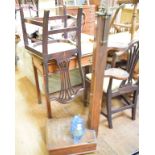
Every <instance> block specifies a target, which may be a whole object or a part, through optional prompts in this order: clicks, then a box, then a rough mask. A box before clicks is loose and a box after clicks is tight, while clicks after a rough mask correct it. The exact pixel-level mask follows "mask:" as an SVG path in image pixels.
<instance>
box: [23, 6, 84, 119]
mask: <svg viewBox="0 0 155 155" xmlns="http://www.w3.org/2000/svg"><path fill="white" fill-rule="evenodd" d="M63 9H64V11H63V15H56V16H49V14H50V11H49V10H45V11H44V16H43V17H42V18H41V17H35V18H24V12H23V9H22V7H20V14H21V22H22V30H23V38H24V44H25V48H26V49H27V50H28V51H29V53H30V54H31V55H32V58H33V57H35V58H37V59H39V60H40V61H41V64H42V68H43V72H42V73H43V80H44V86H45V96H46V101H47V107H48V116H49V117H51V111H50V110H49V107H50V100H57V101H58V102H60V103H63V104H64V103H67V102H69V101H71V100H73V99H74V98H75V97H76V96H77V95H78V94H79V93H80V92H81V91H82V90H84V87H85V84H84V82H85V81H84V75H83V71H82V67H81V20H82V8H79V9H78V12H77V17H74V19H73V20H74V24H71V26H69V25H68V20H69V19H68V18H67V16H68V15H66V7H65V6H63ZM56 21H59V23H60V21H61V24H59V25H57V26H55V25H54V26H53V25H50V24H51V23H54V22H56ZM26 24H32V25H35V26H38V27H40V28H41V29H42V34H41V35H42V37H41V39H40V40H37V41H36V42H31V40H30V38H29V35H28V33H27V25H26ZM71 33H72V36H73V33H74V37H72V36H71ZM73 38H74V39H73ZM72 58H76V60H77V68H78V69H79V73H80V77H81V83H82V84H81V87H78V88H75V87H73V86H72V84H71V79H70V73H69V70H70V60H71V59H72ZM53 62H54V63H55V65H56V66H57V70H56V72H57V73H59V75H60V86H61V90H60V91H59V93H58V94H57V95H55V96H53V94H51V93H50V92H49V83H48V76H49V75H51V73H50V71H49V66H50V64H52V63H53ZM33 65H34V66H33V67H34V72H35V80H36V87H37V92H38V101H39V102H40V98H41V97H40V89H39V86H38V85H39V84H38V77H37V71H36V66H35V63H33Z"/></svg>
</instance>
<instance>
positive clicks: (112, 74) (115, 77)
mask: <svg viewBox="0 0 155 155" xmlns="http://www.w3.org/2000/svg"><path fill="white" fill-rule="evenodd" d="M124 53H127V54H128V59H127V65H126V70H123V69H121V68H115V60H116V58H117V56H120V55H122V54H124ZM138 60H139V41H133V42H131V43H130V44H129V46H128V48H127V49H126V50H125V51H120V52H114V53H113V61H112V64H111V66H112V68H109V69H107V70H105V73H104V74H105V75H104V82H103V83H104V84H103V94H105V95H106V101H105V105H106V109H107V110H106V111H107V113H105V112H103V111H102V112H101V114H103V115H104V116H105V117H106V118H107V120H108V124H109V128H112V127H113V125H112V114H115V113H117V112H121V111H123V110H126V109H132V119H133V120H135V117H136V105H137V96H138V93H139V82H138V81H139V80H137V81H135V80H133V71H134V68H135V66H136V64H137V62H138ZM91 76H92V74H91V73H89V74H86V79H85V81H86V89H85V101H87V100H88V95H87V94H86V93H87V91H88V89H89V87H90V82H91ZM131 93H132V94H133V97H132V100H131V95H130V96H129V95H128V94H131ZM115 97H119V98H121V99H122V101H123V102H122V103H123V106H121V107H120V108H118V109H113V108H112V99H113V98H115Z"/></svg>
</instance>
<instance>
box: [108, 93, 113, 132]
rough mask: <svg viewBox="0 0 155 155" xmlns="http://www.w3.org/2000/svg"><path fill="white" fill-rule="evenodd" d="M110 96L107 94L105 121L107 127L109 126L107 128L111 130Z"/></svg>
mask: <svg viewBox="0 0 155 155" xmlns="http://www.w3.org/2000/svg"><path fill="white" fill-rule="evenodd" d="M111 99H112V98H111V94H108V95H107V96H106V108H107V120H108V125H109V128H110V129H112V128H113V125H112V112H111V108H112V107H111V106H112V104H111Z"/></svg>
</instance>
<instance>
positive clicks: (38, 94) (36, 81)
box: [33, 64, 41, 104]
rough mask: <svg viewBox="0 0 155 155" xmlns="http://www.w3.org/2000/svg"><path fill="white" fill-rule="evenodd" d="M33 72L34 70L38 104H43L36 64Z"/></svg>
mask: <svg viewBox="0 0 155 155" xmlns="http://www.w3.org/2000/svg"><path fill="white" fill-rule="evenodd" d="M33 70H34V78H35V83H36V89H37V98H38V103H39V104H41V93H40V88H39V81H38V71H37V68H36V67H35V65H34V64H33Z"/></svg>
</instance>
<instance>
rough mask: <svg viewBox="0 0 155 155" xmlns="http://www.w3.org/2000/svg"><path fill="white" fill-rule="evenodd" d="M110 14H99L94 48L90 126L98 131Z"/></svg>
mask: <svg viewBox="0 0 155 155" xmlns="http://www.w3.org/2000/svg"><path fill="white" fill-rule="evenodd" d="M109 21H110V16H109V15H104V14H101V13H98V14H97V26H96V36H95V44H94V49H93V66H92V80H91V89H90V102H89V103H90V105H89V116H88V126H89V128H90V129H94V130H95V131H96V133H98V127H99V119H100V112H101V102H102V89H103V88H102V86H103V79H104V70H105V66H106V59H107V40H108V33H109Z"/></svg>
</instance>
